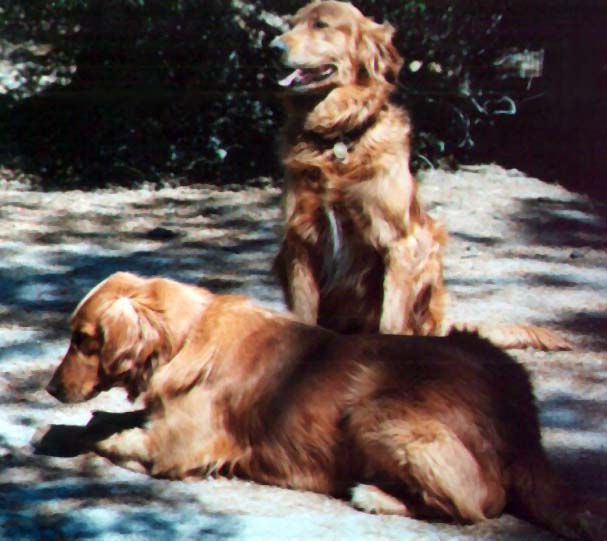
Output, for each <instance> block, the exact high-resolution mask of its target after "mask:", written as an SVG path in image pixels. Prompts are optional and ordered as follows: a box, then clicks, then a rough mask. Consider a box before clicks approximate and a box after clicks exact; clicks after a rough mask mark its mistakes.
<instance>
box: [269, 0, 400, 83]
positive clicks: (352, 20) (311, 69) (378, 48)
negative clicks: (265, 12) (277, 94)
mask: <svg viewBox="0 0 607 541" xmlns="http://www.w3.org/2000/svg"><path fill="white" fill-rule="evenodd" d="M393 33H394V29H393V28H392V26H391V25H389V24H377V23H375V22H374V21H372V20H371V19H369V18H367V17H365V16H364V15H363V14H362V13H361V12H360V11H359V10H358V9H356V8H355V7H354V6H352V5H351V4H350V3H347V2H334V1H314V2H312V3H311V4H308V5H307V6H305V7H303V8H302V9H300V10H299V11H298V12H297V13H296V14H295V15H294V16H293V18H292V19H291V28H290V30H288V31H287V32H285V33H284V34H282V35H281V36H278V37H277V38H275V39H274V40H273V41H272V44H271V47H272V48H273V49H274V50H276V51H277V52H278V53H280V55H281V63H282V66H283V67H284V68H285V69H287V70H289V74H288V75H287V76H286V77H284V78H283V79H282V80H281V81H279V84H280V85H281V86H283V87H285V88H289V89H291V90H294V91H297V92H302V93H311V92H322V91H326V90H329V89H330V88H333V87H335V86H344V85H349V84H372V83H375V84H378V83H379V84H393V83H395V82H396V78H397V77H398V72H399V71H400V68H401V66H402V58H401V57H400V55H399V54H398V52H397V50H396V48H395V47H394V46H393V45H392V35H393Z"/></svg>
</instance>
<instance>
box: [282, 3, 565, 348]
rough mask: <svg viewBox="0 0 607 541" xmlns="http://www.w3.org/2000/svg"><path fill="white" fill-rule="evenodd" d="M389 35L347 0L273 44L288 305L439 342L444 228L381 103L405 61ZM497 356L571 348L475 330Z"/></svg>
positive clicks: (552, 339) (304, 15)
mask: <svg viewBox="0 0 607 541" xmlns="http://www.w3.org/2000/svg"><path fill="white" fill-rule="evenodd" d="M392 34H393V28H392V27H391V26H390V25H389V24H377V23H375V22H373V21H372V20H371V19H369V18H366V17H364V16H363V15H362V14H361V13H360V11H358V9H356V8H355V7H353V6H352V5H351V4H349V3H346V2H332V1H326V2H318V1H316V2H312V3H311V4H308V5H307V6H305V7H304V8H302V9H300V10H299V11H298V12H297V13H296V14H295V15H294V17H293V18H292V20H291V29H290V30H289V31H288V32H286V33H284V34H283V35H281V36H279V37H277V38H276V39H274V40H273V42H272V44H271V46H272V47H273V48H274V49H275V50H277V51H278V52H279V53H280V55H281V63H282V65H283V67H284V68H285V69H287V70H288V72H289V73H288V75H287V76H286V77H284V78H283V79H282V80H281V81H280V82H279V84H280V85H282V86H283V87H285V88H286V89H287V92H286V95H285V97H284V101H285V104H286V110H287V124H286V127H285V129H284V133H283V140H282V145H283V148H282V160H283V164H284V167H285V173H286V178H285V188H284V214H285V220H286V227H285V232H284V240H283V243H282V247H281V249H280V252H279V254H278V256H277V258H276V262H275V270H276V273H277V275H278V276H279V279H280V281H281V283H282V287H283V290H284V293H285V297H286V301H287V304H288V306H289V307H290V308H291V309H292V310H293V311H294V312H295V314H296V315H297V316H298V317H299V318H300V319H301V320H303V321H305V322H307V323H318V324H319V325H322V326H324V327H328V328H330V329H334V330H337V331H340V332H344V333H357V332H381V333H393V334H413V335H441V334H445V333H446V332H448V330H449V329H446V328H445V327H447V325H446V324H445V322H444V309H445V302H446V290H445V285H444V283H443V263H442V251H443V245H444V243H445V240H446V233H445V230H444V228H443V226H442V225H441V224H439V223H437V222H435V221H434V220H432V218H431V217H430V216H429V215H428V214H427V213H426V212H425V210H424V209H423V207H422V205H421V203H420V201H419V199H418V197H417V186H416V181H415V179H414V178H413V176H412V174H411V172H410V170H409V157H410V139H411V123H410V121H409V116H408V114H407V112H406V111H405V110H404V109H403V108H402V107H397V106H396V105H394V104H392V103H391V102H390V101H389V97H390V94H391V93H392V91H393V90H394V86H395V84H396V81H397V79H398V73H399V71H400V68H401V65H402V58H401V57H400V55H399V54H398V52H397V50H396V49H395V48H394V46H393V44H392ZM463 326H465V327H466V328H474V329H476V330H478V331H479V332H480V333H481V334H483V335H484V336H487V337H488V338H490V339H491V340H492V341H493V342H494V343H495V344H497V345H499V346H501V347H504V348H513V347H526V346H533V347H536V348H540V349H551V350H552V349H570V347H571V345H570V344H569V343H568V342H567V341H566V340H564V339H562V338H560V337H559V336H557V335H556V334H554V333H552V332H551V331H549V330H547V329H543V328H541V327H533V326H523V325H512V326H505V327H501V328H500V327H495V326H494V327H489V326H488V327H483V328H479V327H474V326H471V325H465V324H464V325H463Z"/></svg>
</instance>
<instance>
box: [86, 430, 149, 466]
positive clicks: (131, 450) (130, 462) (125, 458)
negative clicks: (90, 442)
mask: <svg viewBox="0 0 607 541" xmlns="http://www.w3.org/2000/svg"><path fill="white" fill-rule="evenodd" d="M92 450H93V451H95V452H96V453H97V454H98V455H101V456H103V457H105V458H107V459H109V460H111V461H112V462H113V463H114V464H117V465H118V466H122V467H123V468H127V469H129V470H132V471H136V472H138V473H149V471H150V467H151V465H152V463H153V457H152V453H151V451H150V441H149V437H148V434H147V430H146V429H144V428H131V429H129V430H124V431H122V432H117V433H115V434H112V435H111V436H110V437H109V438H106V439H104V440H101V441H98V442H96V443H95V445H94V446H93V449H92Z"/></svg>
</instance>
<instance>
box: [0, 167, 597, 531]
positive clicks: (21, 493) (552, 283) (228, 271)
mask: <svg viewBox="0 0 607 541" xmlns="http://www.w3.org/2000/svg"><path fill="white" fill-rule="evenodd" d="M422 196H423V198H424V200H425V202H426V205H427V206H428V207H429V208H430V210H431V212H432V214H433V215H434V216H435V217H437V218H439V219H440V220H443V221H444V222H445V223H446V224H447V227H448V229H449V231H450V243H449V246H448V250H447V254H446V278H447V283H448V285H449V289H450V291H451V296H452V299H451V300H452V303H451V307H450V311H449V315H450V317H451V318H452V319H453V320H456V321H483V322H487V321H491V322H496V323H497V322H506V323H507V322H529V323H539V324H544V325H549V326H551V327H553V328H554V329H557V330H559V331H560V332H562V334H563V335H564V336H566V337H567V338H569V339H570V340H572V341H573V342H574V343H575V344H576V349H575V351H572V352H559V353H542V352H533V351H519V352H515V356H516V357H517V358H518V359H519V360H520V361H521V362H523V363H524V364H525V365H526V366H527V367H528V369H529V370H530V372H531V373H532V376H533V380H534V383H535V388H536V393H537V396H538V400H539V405H540V408H541V421H542V424H543V427H544V431H543V434H544V441H545V444H546V446H547V447H548V449H549V452H550V455H551V457H552V458H553V459H554V461H555V462H556V463H557V465H558V467H559V469H560V470H561V471H562V473H563V475H564V476H565V477H566V478H567V479H568V480H569V481H570V483H571V484H572V485H574V486H576V487H577V489H578V490H581V491H583V492H585V493H589V494H595V495H601V496H604V497H607V353H606V348H605V345H606V342H607V333H606V332H605V331H606V330H607V272H606V263H607V251H606V248H607V246H606V244H607V235H606V233H607V221H606V217H607V209H606V208H605V207H604V206H602V205H599V204H594V203H593V202H592V201H590V200H588V199H587V198H585V197H583V196H580V195H577V194H574V193H570V192H568V191H566V190H565V189H563V188H561V187H558V186H554V185H549V184H546V183H543V182H540V181H539V180H536V179H531V178H527V177H525V176H524V175H522V174H520V173H518V172H516V171H506V170H504V169H501V168H499V167H496V166H484V167H469V168H464V169H462V170H461V171H459V172H457V173H446V172H443V171H434V172H430V173H427V174H426V175H424V179H423V187H422ZM278 208H279V193H278V191H277V190H276V189H275V188H272V187H271V186H270V185H269V184H267V185H265V186H263V185H262V187H260V188H248V189H246V190H239V189H232V190H230V189H223V190H218V189H215V188H210V187H205V186H197V187H190V188H166V189H161V190H152V189H147V188H142V189H138V190H104V191H96V192H89V193H84V192H75V191H74V192H66V193H43V192H37V191H31V190H28V189H26V188H25V187H24V186H23V185H22V184H15V183H11V182H7V181H1V183H0V238H1V243H0V293H1V294H0V389H1V392H0V400H1V402H2V407H1V408H0V457H1V458H0V538H2V539H48V540H53V541H54V540H63V539H77V540H79V539H94V540H106V539H107V540H108V541H109V540H112V541H126V540H140V539H141V540H144V539H145V540H147V539H179V540H189V539H197V540H201V539H204V540H207V539H236V540H243V541H244V540H249V539H263V540H271V539H299V540H304V539H306V540H308V539H309V540H317V539H349V540H374V541H375V540H397V539H398V540H401V541H403V540H404V541H406V540H426V539H428V540H450V541H451V540H460V539H461V540H473V539H482V540H490V539H491V540H493V539H499V540H515V539H516V540H519V539H525V540H547V541H548V540H551V539H554V538H553V537H552V536H551V535H550V534H548V533H546V532H543V531H540V530H538V529H536V528H534V527H532V526H530V525H528V524H525V523H523V522H521V521H518V520H516V519H514V518H513V517H510V516H504V517H502V518H500V519H498V520H492V521H489V522H487V523H485V524H482V525H477V526H456V525H445V524H428V523H424V522H420V521H415V520H410V519H406V518H400V517H381V516H373V515H366V514H364V513H360V512H358V511H355V510H353V509H352V508H350V507H349V505H348V504H347V503H345V502H341V501H337V500H333V499H331V498H327V497H324V496H320V495H315V494H308V493H303V492H294V491H288V490H282V489H277V488H273V487H264V486H260V485H256V484H253V483H248V482H242V481H229V480H223V479H219V480H210V481H203V482H201V481H196V482H175V481H173V482H171V481H164V480H155V479H150V478H148V477H146V476H143V475H139V474H135V473H131V472H128V471H126V470H123V469H120V468H118V467H115V466H113V465H111V464H109V463H108V462H106V461H104V460H103V459H99V458H96V457H94V456H92V455H84V456H78V457H67V458H60V457H50V456H42V455H36V454H34V453H33V451H32V449H31V447H30V445H29V442H30V440H31V438H32V436H33V434H34V433H35V431H36V430H37V429H39V428H40V427H43V426H46V425H48V424H51V423H52V424H71V425H81V424H85V423H86V422H87V421H88V419H89V418H90V412H91V411H93V410H99V409H100V410H106V411H126V410H130V409H133V407H134V406H133V405H132V404H129V403H128V402H127V401H126V397H125V396H124V393H123V392H122V391H120V390H113V391H110V392H108V393H105V394H103V395H101V396H99V397H98V398H96V399H95V400H93V401H90V402H88V403H85V404H82V405H63V404H59V403H58V402H56V401H55V400H54V399H53V398H52V397H50V396H49V395H47V393H46V392H45V391H44V386H45V384H46V383H47V381H48V379H49V377H50V374H51V373H52V371H53V369H54V368H55V367H56V365H57V364H58V361H59V358H60V357H61V355H62V353H63V351H64V350H65V348H66V345H67V339H68V331H67V319H68V316H69V314H70V312H71V310H72V309H73V308H74V306H75V305H76V303H77V301H78V300H79V299H80V298H81V297H82V296H83V295H84V294H85V293H86V292H87V291H88V290H89V289H90V288H91V287H92V286H93V285H94V284H96V283H97V282H98V281H100V280H101V279H103V278H104V277H106V276H107V275H108V274H110V273H111V272H113V271H116V270H130V271H135V272H139V273H142V274H146V275H151V274H163V275H168V276H171V277H174V278H177V279H180V280H182V281H187V282H193V283H200V284H202V285H205V286H207V287H210V288H212V289H214V290H216V291H222V292H227V291H238V292H242V293H246V294H248V295H251V296H254V297H256V298H257V299H259V301H260V302H262V303H264V304H266V305H268V306H271V307H274V308H278V309H283V305H282V301H281V296H280V292H279V290H278V287H277V285H276V283H275V281H274V279H273V277H272V275H271V273H270V265H271V259H272V257H273V254H274V252H275V250H276V244H277V240H276V239H277V235H278V231H279V211H278Z"/></svg>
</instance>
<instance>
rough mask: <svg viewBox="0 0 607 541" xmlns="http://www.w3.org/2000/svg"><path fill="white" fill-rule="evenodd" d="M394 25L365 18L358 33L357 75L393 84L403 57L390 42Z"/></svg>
mask: <svg viewBox="0 0 607 541" xmlns="http://www.w3.org/2000/svg"><path fill="white" fill-rule="evenodd" d="M393 35H394V27H393V26H392V25H391V24H389V23H384V24H377V23H375V22H373V21H371V20H370V19H366V20H365V23H364V24H363V27H362V32H361V34H360V42H359V44H358V57H359V60H360V65H359V77H360V78H369V79H374V80H376V81H380V82H382V83H389V84H395V83H396V81H397V79H398V73H399V72H400V69H401V67H402V65H403V59H402V57H401V56H400V54H399V52H398V51H397V50H396V47H394V45H393V43H392V36H393Z"/></svg>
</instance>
